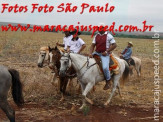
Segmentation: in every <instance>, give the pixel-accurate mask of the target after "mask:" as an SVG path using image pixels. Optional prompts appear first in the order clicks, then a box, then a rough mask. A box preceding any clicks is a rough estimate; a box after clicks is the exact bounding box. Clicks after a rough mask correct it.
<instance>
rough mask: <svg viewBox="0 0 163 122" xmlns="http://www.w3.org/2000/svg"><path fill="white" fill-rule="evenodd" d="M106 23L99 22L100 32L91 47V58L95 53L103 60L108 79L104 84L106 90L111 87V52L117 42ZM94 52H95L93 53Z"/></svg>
mask: <svg viewBox="0 0 163 122" xmlns="http://www.w3.org/2000/svg"><path fill="white" fill-rule="evenodd" d="M104 27H105V24H104V23H100V24H99V29H98V30H99V33H98V34H96V35H95V37H94V39H93V42H92V45H91V48H90V58H92V57H93V55H94V54H96V55H99V56H100V58H101V61H102V68H103V72H104V76H105V80H106V84H105V86H104V88H103V89H104V90H107V89H109V87H110V80H111V76H110V71H109V63H110V53H111V51H113V50H114V49H115V48H116V47H117V44H116V42H115V40H114V38H113V36H112V35H111V34H109V33H108V32H106V31H105V29H104ZM95 46H96V51H95V52H94V53H93V51H94V48H95ZM92 53H93V54H92Z"/></svg>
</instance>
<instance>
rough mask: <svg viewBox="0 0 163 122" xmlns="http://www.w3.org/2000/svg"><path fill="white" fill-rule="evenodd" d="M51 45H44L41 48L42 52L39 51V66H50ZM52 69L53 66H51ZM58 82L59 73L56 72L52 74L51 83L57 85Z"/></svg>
mask: <svg viewBox="0 0 163 122" xmlns="http://www.w3.org/2000/svg"><path fill="white" fill-rule="evenodd" d="M50 49H51V48H50V46H44V47H41V48H40V53H39V58H38V61H37V66H38V67H39V68H43V67H46V66H48V67H49V60H50V57H49V51H50ZM49 68H50V69H51V67H49ZM56 82H57V75H56V74H55V73H54V75H53V76H52V80H51V84H52V85H55V83H56Z"/></svg>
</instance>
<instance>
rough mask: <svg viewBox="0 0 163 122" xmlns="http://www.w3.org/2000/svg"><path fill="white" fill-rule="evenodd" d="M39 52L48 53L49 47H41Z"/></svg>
mask: <svg viewBox="0 0 163 122" xmlns="http://www.w3.org/2000/svg"><path fill="white" fill-rule="evenodd" d="M40 51H49V47H47V46H44V47H41V48H40Z"/></svg>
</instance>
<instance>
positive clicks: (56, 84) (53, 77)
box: [51, 73, 58, 86]
mask: <svg viewBox="0 0 163 122" xmlns="http://www.w3.org/2000/svg"><path fill="white" fill-rule="evenodd" d="M51 84H52V85H54V86H58V82H57V76H56V74H55V73H54V74H53V76H52V79H51Z"/></svg>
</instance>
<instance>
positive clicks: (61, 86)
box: [59, 77, 64, 101]
mask: <svg viewBox="0 0 163 122" xmlns="http://www.w3.org/2000/svg"><path fill="white" fill-rule="evenodd" d="M59 80H60V92H61V96H62V97H61V99H60V101H63V100H64V93H63V85H64V78H62V77H59Z"/></svg>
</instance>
